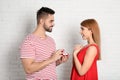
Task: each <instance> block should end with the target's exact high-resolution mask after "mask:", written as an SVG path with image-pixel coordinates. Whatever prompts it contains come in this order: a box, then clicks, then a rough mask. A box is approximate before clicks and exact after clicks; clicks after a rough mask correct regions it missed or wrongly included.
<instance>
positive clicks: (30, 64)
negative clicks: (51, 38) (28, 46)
mask: <svg viewBox="0 0 120 80" xmlns="http://www.w3.org/2000/svg"><path fill="white" fill-rule="evenodd" d="M61 57H62V55H61V50H58V51H57V52H55V53H54V54H53V55H52V56H51V57H50V58H48V59H46V60H44V61H42V62H35V60H34V59H30V58H22V64H23V67H24V70H25V72H26V73H27V74H31V73H34V72H37V71H39V70H42V69H43V68H45V67H46V66H48V65H49V64H51V63H53V62H55V61H57V60H58V59H60V58H61Z"/></svg>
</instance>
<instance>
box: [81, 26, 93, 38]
mask: <svg viewBox="0 0 120 80" xmlns="http://www.w3.org/2000/svg"><path fill="white" fill-rule="evenodd" d="M80 33H81V36H82V38H83V40H87V39H88V38H89V37H90V36H91V30H89V29H88V28H87V27H84V26H81V31H80Z"/></svg>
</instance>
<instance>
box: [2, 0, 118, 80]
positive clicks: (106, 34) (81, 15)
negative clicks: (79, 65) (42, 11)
mask: <svg viewBox="0 0 120 80" xmlns="http://www.w3.org/2000/svg"><path fill="white" fill-rule="evenodd" d="M42 6H48V7H51V8H52V9H54V10H55V11H56V14H55V27H54V29H53V32H52V33H50V34H49V35H51V36H52V37H53V38H54V39H55V41H56V44H57V49H59V48H64V49H65V50H66V51H67V52H69V53H70V58H69V61H68V62H67V63H65V64H62V65H60V66H59V67H57V75H58V80H69V79H70V72H71V67H72V55H71V53H72V49H73V46H74V45H75V44H76V43H85V42H84V41H82V39H81V37H80V35H79V26H80V25H79V24H80V22H81V21H82V20H84V19H86V18H95V19H96V20H97V21H98V23H99V25H100V29H101V39H102V60H101V61H99V62H98V70H99V80H119V79H120V69H119V68H120V64H119V62H120V58H119V56H120V44H119V41H120V32H119V29H120V28H119V27H120V24H119V23H120V20H119V19H120V0H99V1H98V0H92V1H90V0H88V1H87V0H12V1H11V0H0V34H1V36H0V80H25V74H24V71H23V68H22V65H21V62H20V59H19V45H20V44H21V42H22V40H23V39H24V37H25V36H26V35H27V34H29V33H30V32H31V31H32V30H34V28H35V26H36V19H35V17H36V11H37V10H38V9H39V8H40V7H42Z"/></svg>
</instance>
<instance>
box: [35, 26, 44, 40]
mask: <svg viewBox="0 0 120 80" xmlns="http://www.w3.org/2000/svg"><path fill="white" fill-rule="evenodd" d="M33 34H34V35H36V36H38V37H41V38H46V33H45V30H44V29H43V27H41V26H37V28H36V30H35V31H34V32H33Z"/></svg>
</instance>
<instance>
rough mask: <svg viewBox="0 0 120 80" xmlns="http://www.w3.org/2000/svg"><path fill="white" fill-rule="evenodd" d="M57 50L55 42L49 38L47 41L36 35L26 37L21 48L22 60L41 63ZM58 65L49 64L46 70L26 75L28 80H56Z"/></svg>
mask: <svg viewBox="0 0 120 80" xmlns="http://www.w3.org/2000/svg"><path fill="white" fill-rule="evenodd" d="M55 50H56V47H55V42H54V40H53V39H52V38H51V37H49V36H47V37H46V38H45V39H43V38H40V37H38V36H36V35H34V34H30V35H28V36H27V37H26V39H25V40H24V42H23V44H22V45H21V47H20V58H31V59H35V61H36V62H41V61H43V60H46V59H48V58H49V57H50V56H51V55H52V53H53V52H54V51H55ZM55 68H56V63H55V62H54V63H52V64H49V65H48V66H46V67H45V68H44V69H42V70H40V71H38V72H34V73H32V74H26V79H27V80H56V79H57V77H56V70H55Z"/></svg>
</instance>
